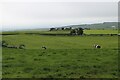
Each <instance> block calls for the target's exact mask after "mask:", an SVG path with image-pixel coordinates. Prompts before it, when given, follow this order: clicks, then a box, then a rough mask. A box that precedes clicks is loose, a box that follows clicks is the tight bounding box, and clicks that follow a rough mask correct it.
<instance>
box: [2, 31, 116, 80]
mask: <svg viewBox="0 0 120 80" xmlns="http://www.w3.org/2000/svg"><path fill="white" fill-rule="evenodd" d="M16 33H19V34H16ZM25 33H40V34H43V33H45V34H68V33H69V31H68V32H67V31H58V32H57V31H51V32H50V31H44V32H43V31H40V32H39V31H38V32H34V31H33V32H4V34H7V35H3V36H2V40H5V41H6V42H7V43H8V44H9V45H15V46H19V45H20V44H24V45H25V46H26V47H25V49H12V48H2V49H3V50H2V51H3V54H2V68H3V74H2V77H3V78H117V77H118V76H117V74H118V73H117V72H118V64H117V62H118V36H117V35H115V36H110V35H109V36H108V35H107V36H91V35H90V36H50V35H49V36H48V35H35V34H32V35H31V34H29V35H28V34H25ZM86 33H87V34H95V33H96V34H99V33H100V34H111V33H112V34H116V33H117V30H115V31H113V30H112V31H110V30H109V31H108V30H107V31H106V30H105V31H103V30H102V31H100V30H95V31H91V30H90V31H89V30H87V32H86ZM9 34H16V35H9ZM94 44H99V45H100V46H101V47H102V48H101V49H95V48H94V47H93V45H94ZM42 46H45V47H47V49H46V50H44V49H42V48H41V47H42Z"/></svg>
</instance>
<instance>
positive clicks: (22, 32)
mask: <svg viewBox="0 0 120 80" xmlns="http://www.w3.org/2000/svg"><path fill="white" fill-rule="evenodd" d="M15 33H18V34H24V33H39V34H69V33H70V31H41V30H40V31H39V30H33V31H32V30H27V31H14V32H12V31H11V32H9V31H8V32H3V33H2V34H15ZM84 34H118V30H84Z"/></svg>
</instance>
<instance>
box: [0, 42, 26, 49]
mask: <svg viewBox="0 0 120 80" xmlns="http://www.w3.org/2000/svg"><path fill="white" fill-rule="evenodd" d="M0 45H1V46H2V47H5V48H14V49H25V45H24V44H20V45H19V46H15V45H9V44H8V43H7V42H6V41H2V42H1V43H0Z"/></svg>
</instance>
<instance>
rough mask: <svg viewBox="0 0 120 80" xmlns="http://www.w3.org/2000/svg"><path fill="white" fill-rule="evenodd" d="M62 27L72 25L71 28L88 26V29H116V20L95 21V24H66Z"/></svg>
mask: <svg viewBox="0 0 120 80" xmlns="http://www.w3.org/2000/svg"><path fill="white" fill-rule="evenodd" d="M62 27H66V28H67V27H72V28H78V27H81V28H90V29H117V28H118V22H104V23H95V24H80V25H68V26H62Z"/></svg>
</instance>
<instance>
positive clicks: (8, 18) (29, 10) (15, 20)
mask: <svg viewBox="0 0 120 80" xmlns="http://www.w3.org/2000/svg"><path fill="white" fill-rule="evenodd" d="M117 10H118V5H117V3H115V2H40V3H3V4H2V23H0V24H2V25H3V26H4V28H3V29H8V28H9V27H10V26H16V27H14V28H18V27H17V26H34V27H35V25H39V27H43V26H52V25H53V26H60V25H67V24H68V25H69V24H80V23H95V22H104V21H117V15H118V14H117V13H118V11H117ZM37 27H38V26H37ZM21 28H24V27H21Z"/></svg>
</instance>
